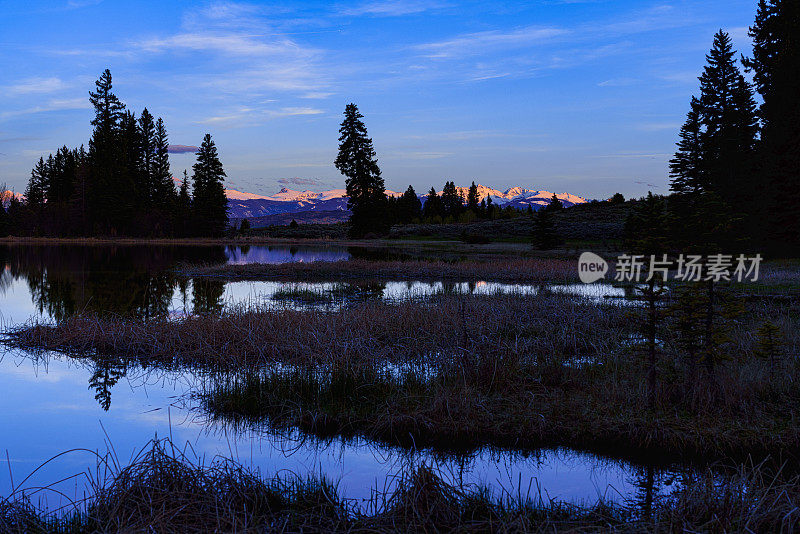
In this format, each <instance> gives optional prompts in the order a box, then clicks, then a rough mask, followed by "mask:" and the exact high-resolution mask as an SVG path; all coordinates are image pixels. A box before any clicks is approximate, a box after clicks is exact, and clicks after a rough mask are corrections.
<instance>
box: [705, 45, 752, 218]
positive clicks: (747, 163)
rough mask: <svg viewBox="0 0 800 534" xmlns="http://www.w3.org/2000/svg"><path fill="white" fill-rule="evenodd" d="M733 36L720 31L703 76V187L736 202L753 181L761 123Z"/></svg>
mask: <svg viewBox="0 0 800 534" xmlns="http://www.w3.org/2000/svg"><path fill="white" fill-rule="evenodd" d="M735 54H736V52H735V51H734V50H733V47H732V44H731V39H730V37H729V36H728V34H727V33H725V32H723V31H721V30H720V31H719V32H718V33H717V34H716V35H715V36H714V44H713V46H712V48H711V51H710V52H709V54H708V55H707V56H706V59H707V61H708V64H707V65H706V67H705V69H704V71H703V74H702V76H700V106H701V115H700V117H701V122H702V124H703V127H704V129H703V132H702V134H701V136H702V137H701V139H702V140H701V148H702V154H703V158H702V166H703V171H704V172H703V173H702V175H701V176H702V179H701V185H702V187H703V190H704V191H716V192H717V193H718V194H720V195H721V196H722V197H723V198H724V199H725V200H726V201H728V202H729V203H731V204H734V203H735V201H736V193H737V191H738V189H739V188H741V187H742V186H743V185H744V184H745V183H746V182H747V180H748V179H752V170H753V163H754V158H755V143H756V136H757V135H758V121H757V118H756V115H755V101H754V100H753V96H752V90H751V89H750V86H749V85H748V83H747V82H746V81H745V79H744V77H743V76H742V73H741V72H740V71H739V68H738V66H737V65H736V60H735V59H734V56H735Z"/></svg>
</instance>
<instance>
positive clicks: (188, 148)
mask: <svg viewBox="0 0 800 534" xmlns="http://www.w3.org/2000/svg"><path fill="white" fill-rule="evenodd" d="M198 150H199V148H197V147H196V146H192V145H169V146H168V147H167V152H169V153H170V154H188V153H194V152H197V151H198Z"/></svg>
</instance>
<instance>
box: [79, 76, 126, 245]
mask: <svg viewBox="0 0 800 534" xmlns="http://www.w3.org/2000/svg"><path fill="white" fill-rule="evenodd" d="M95 86H96V90H95V92H90V93H89V101H90V102H91V103H92V106H93V107H94V113H95V117H94V119H93V120H92V126H94V131H93V132H92V138H91V140H90V141H89V160H90V162H91V171H90V178H89V184H88V186H87V187H86V188H85V191H86V194H87V212H88V219H89V224H91V225H92V227H93V228H94V229H95V231H96V232H98V233H101V232H108V231H113V230H114V229H116V227H117V226H118V220H119V218H120V215H121V214H122V215H126V212H127V211H128V206H129V205H130V203H132V202H133V200H134V199H132V198H125V196H126V195H128V196H129V195H130V194H131V192H130V191H129V190H128V188H127V187H120V185H121V184H120V182H121V181H123V180H122V177H121V174H122V169H121V167H120V163H119V140H120V137H121V127H120V124H121V122H122V119H123V116H124V110H125V105H124V104H123V103H122V102H120V100H119V98H117V96H116V95H115V94H114V93H113V92H112V82H111V72H110V71H109V70H108V69H106V70H105V71H103V74H102V75H101V76H100V78H99V79H98V80H97V81H96V82H95Z"/></svg>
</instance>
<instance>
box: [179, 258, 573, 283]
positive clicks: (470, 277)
mask: <svg viewBox="0 0 800 534" xmlns="http://www.w3.org/2000/svg"><path fill="white" fill-rule="evenodd" d="M178 274H180V275H185V276H209V277H219V278H224V279H226V280H289V281H309V280H324V281H337V280H352V279H365V278H366V279H375V280H399V281H402V280H414V281H429V280H432V281H442V280H446V281H451V280H457V281H474V280H484V281H492V282H549V283H559V282H573V281H576V280H577V278H578V270H577V267H576V262H575V260H574V259H541V258H538V259H531V258H503V259H490V260H485V261H474V260H470V261H460V262H446V261H440V260H413V261H411V260H409V261H400V260H394V261H392V260H390V261H371V260H365V259H356V258H353V259H350V260H346V261H331V262H326V261H315V262H307V263H306V262H297V263H280V264H269V263H249V264H243V265H186V266H183V267H181V268H180V269H178Z"/></svg>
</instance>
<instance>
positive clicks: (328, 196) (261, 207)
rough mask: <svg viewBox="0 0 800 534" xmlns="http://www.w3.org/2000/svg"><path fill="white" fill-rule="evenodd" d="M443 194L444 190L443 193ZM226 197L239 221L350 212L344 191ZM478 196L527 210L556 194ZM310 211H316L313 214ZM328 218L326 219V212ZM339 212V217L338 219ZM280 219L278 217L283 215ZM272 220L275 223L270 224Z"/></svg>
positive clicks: (486, 192) (569, 199)
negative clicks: (292, 215) (289, 215)
mask: <svg viewBox="0 0 800 534" xmlns="http://www.w3.org/2000/svg"><path fill="white" fill-rule="evenodd" d="M456 189H458V191H459V192H460V193H461V194H462V195H463V196H464V198H466V196H467V191H468V189H469V188H467V187H457V188H456ZM386 194H387V195H389V196H394V197H397V196H400V195H402V193H400V192H397V191H386ZM439 194H441V191H440V192H439ZM225 195H226V196H227V197H228V214H229V215H230V217H232V218H236V219H242V218H247V219H257V220H258V221H257V222H260V223H263V224H281V222H278V221H283V220H285V219H286V218H287V215H286V214H297V217H295V218H296V219H297V220H298V222H302V221H300V219H302V218H305V217H306V216H308V217H309V218H311V219H313V220H319V219H320V218H325V219H330V218H333V219H337V218H338V219H340V220H344V219H346V218H347V217H348V216H349V211H348V209H347V192H346V191H345V190H344V189H331V190H328V191H321V192H314V191H294V190H292V189H287V188H285V187H284V188H281V190H280V191H278V192H277V193H275V194H274V195H270V196H263V195H256V194H252V193H244V192H242V191H237V190H235V189H226V190H225ZM478 196H479V199H480V200H484V199H486V198H487V197H489V196H491V197H492V202H493V203H495V204H496V205H499V206H503V207H505V206H511V207H514V208H517V209H527V207H528V206H532V207H533V209H534V210H536V209H539V208H541V207H542V206H547V205H548V204H549V203H550V199H551V198H552V197H553V193H551V192H550V191H542V190H534V189H525V188H523V187H512V188H510V189H507V190H505V191H500V190H498V189H493V188H491V187H486V186H483V185H478ZM556 196H557V197H558V199H559V200H561V202H562V203H563V204H564V206H566V207H569V206H574V205H575V204H585V203H586V202H588V201H587V200H586V199H585V198H583V197H579V196H576V195H572V194H569V193H557V194H556ZM419 198H420V200H421V201H422V202H423V204H424V203H425V198H426V195H419ZM309 212H315V213H314V214H313V215H312V213H309ZM321 212H324V213H325V216H324V217H323V216H322V213H321ZM337 212H338V214H339V216H338V217H337ZM279 215H280V217H274V216H279ZM272 219H274V220H275V222H274V223H273V222H270V221H271V220H272Z"/></svg>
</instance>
